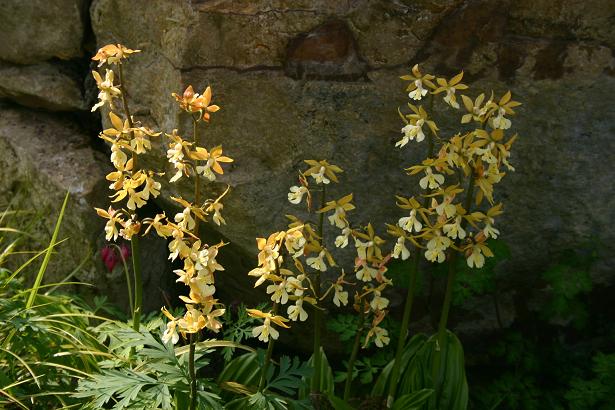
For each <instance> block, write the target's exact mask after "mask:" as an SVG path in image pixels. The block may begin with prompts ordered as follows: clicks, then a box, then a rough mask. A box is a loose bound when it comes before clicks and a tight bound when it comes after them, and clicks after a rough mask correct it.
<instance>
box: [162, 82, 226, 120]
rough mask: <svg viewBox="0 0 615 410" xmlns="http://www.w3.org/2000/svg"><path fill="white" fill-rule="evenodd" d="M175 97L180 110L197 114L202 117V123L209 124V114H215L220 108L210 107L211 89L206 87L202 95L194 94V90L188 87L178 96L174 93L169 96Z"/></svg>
mask: <svg viewBox="0 0 615 410" xmlns="http://www.w3.org/2000/svg"><path fill="white" fill-rule="evenodd" d="M171 95H172V96H173V97H175V100H176V101H177V102H178V103H179V106H180V108H181V109H182V110H184V111H187V112H191V113H192V112H199V113H201V115H202V118H203V120H204V121H207V122H209V119H210V113H214V112H217V111H218V110H220V107H219V106H217V105H213V104H212V105H210V103H211V87H207V88H206V89H205V91H203V95H199V94H197V93H195V92H194V89H193V88H192V86H191V85H189V86H188V87H187V88H186V89H185V90H184V93H183V94H182V95H181V96H179V95H177V94H176V93H172V94H171Z"/></svg>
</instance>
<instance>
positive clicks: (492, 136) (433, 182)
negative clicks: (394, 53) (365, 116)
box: [388, 65, 520, 268]
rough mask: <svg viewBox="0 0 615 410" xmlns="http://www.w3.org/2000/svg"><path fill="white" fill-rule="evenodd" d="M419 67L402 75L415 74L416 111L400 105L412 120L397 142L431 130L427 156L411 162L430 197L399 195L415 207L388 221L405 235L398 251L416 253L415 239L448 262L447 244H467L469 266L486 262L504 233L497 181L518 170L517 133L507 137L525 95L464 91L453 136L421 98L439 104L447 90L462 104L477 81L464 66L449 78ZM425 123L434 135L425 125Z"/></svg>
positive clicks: (429, 255) (453, 102)
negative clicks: (442, 130) (514, 156)
mask: <svg viewBox="0 0 615 410" xmlns="http://www.w3.org/2000/svg"><path fill="white" fill-rule="evenodd" d="M411 71H412V73H411V74H409V75H405V76H402V77H401V79H402V80H405V81H411V83H410V85H409V86H408V89H407V91H409V92H410V95H409V98H410V99H411V100H412V103H408V104H407V105H408V108H409V109H410V112H409V113H408V114H404V113H402V112H401V110H398V111H399V114H400V116H401V118H402V120H403V121H404V123H405V126H404V128H402V131H401V132H402V134H403V137H402V139H401V140H400V141H398V142H397V143H396V144H395V146H396V147H399V148H403V147H405V146H406V145H407V144H408V143H409V142H410V141H416V142H422V141H423V140H425V139H427V138H429V139H430V144H431V146H433V148H434V149H433V150H432V151H433V155H429V156H428V158H426V159H425V160H424V161H422V163H421V164H419V165H414V166H411V167H409V168H408V169H407V171H408V174H409V175H411V176H414V175H418V176H420V178H419V181H418V185H419V187H420V188H421V190H422V191H423V195H422V196H423V198H424V202H425V205H422V204H421V203H420V201H419V200H417V199H415V198H414V197H412V198H407V199H406V198H404V197H401V196H398V197H397V199H398V202H397V205H398V206H399V207H400V208H401V209H404V210H406V211H409V214H406V215H405V216H403V217H402V218H400V219H399V221H398V223H397V226H392V225H388V232H389V233H390V234H391V235H393V236H395V237H397V242H396V244H395V247H394V250H393V253H392V257H394V258H401V259H405V258H408V257H409V253H410V250H409V249H408V248H407V246H406V244H408V243H412V244H413V245H415V248H416V249H417V250H419V249H424V251H423V252H424V257H425V258H426V259H427V260H429V261H432V262H438V263H442V262H444V261H445V260H446V259H447V257H446V254H447V252H449V251H451V252H460V253H461V254H463V255H464V256H465V258H466V262H467V264H468V266H469V267H476V268H480V267H482V266H483V265H484V263H485V257H491V256H493V253H492V252H491V251H490V249H489V247H488V245H487V243H486V240H487V239H488V238H497V237H498V235H499V234H500V231H499V230H498V229H497V228H496V227H495V222H496V217H497V216H499V215H500V214H501V213H502V204H496V203H495V197H494V186H495V185H496V184H498V183H499V182H500V181H501V180H502V178H503V177H504V176H505V175H506V172H504V171H503V168H505V169H506V170H508V171H513V170H514V168H513V167H512V166H511V165H510V163H509V158H510V155H511V153H510V150H511V147H512V144H513V142H514V141H515V139H516V135H512V136H511V137H508V138H507V137H506V136H505V132H506V131H507V130H509V129H510V128H511V125H512V123H511V120H510V118H508V117H509V116H512V115H514V114H515V111H514V108H515V107H518V106H519V105H520V103H518V102H517V101H513V100H512V94H511V93H510V91H508V92H506V93H504V94H503V95H502V96H501V97H500V98H499V99H496V98H495V96H494V93H493V92H491V95H490V97H489V98H487V97H486V94H484V93H482V94H479V95H478V96H477V97H476V98H471V97H469V96H467V95H465V94H461V95H460V98H461V101H462V102H463V107H464V108H465V111H466V113H464V114H462V116H461V120H460V123H461V124H462V126H463V127H464V128H463V129H462V130H461V131H460V132H458V133H455V134H453V135H451V136H450V137H449V138H448V139H446V138H443V137H442V136H440V135H439V134H438V131H439V129H438V126H437V125H436V123H435V121H434V119H433V118H432V117H431V116H430V114H429V113H428V112H427V111H426V109H425V108H424V107H423V106H422V105H415V104H416V103H415V101H420V100H422V99H423V98H425V97H427V96H428V94H429V95H430V96H431V104H430V106H432V105H433V100H434V99H435V98H436V97H437V96H439V95H443V96H444V97H443V102H444V103H445V104H446V105H448V106H450V107H452V108H454V109H458V108H460V105H459V102H458V101H457V97H459V92H460V91H465V90H468V89H469V87H468V86H467V85H465V84H463V83H462V82H461V81H462V79H463V72H461V73H459V74H457V75H455V76H454V77H453V78H451V79H447V78H441V77H436V76H434V75H432V74H423V73H422V72H421V70H420V69H419V67H418V65H415V66H414V67H413V68H412V70H411ZM432 80H433V81H432ZM434 83H435V84H434ZM425 125H427V126H428V128H429V130H430V133H428V135H427V133H426V132H425V131H423V127H424V126H425ZM485 199H486V200H487V203H488V204H487V207H485V204H484V200H485Z"/></svg>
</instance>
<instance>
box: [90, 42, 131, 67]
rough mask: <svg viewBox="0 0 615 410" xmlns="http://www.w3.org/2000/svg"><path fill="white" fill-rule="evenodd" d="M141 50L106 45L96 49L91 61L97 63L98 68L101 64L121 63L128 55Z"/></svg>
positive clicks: (118, 45) (119, 45)
mask: <svg viewBox="0 0 615 410" xmlns="http://www.w3.org/2000/svg"><path fill="white" fill-rule="evenodd" d="M139 52H141V50H131V49H129V48H127V47H124V46H123V45H121V44H107V45H106V46H103V47H101V48H99V49H98V52H97V53H96V55H95V56H94V57H92V60H94V61H98V66H99V67H100V66H102V65H103V64H105V63H107V64H115V63H121V61H120V60H121V59H123V58H128V56H129V55H130V54H133V53H139Z"/></svg>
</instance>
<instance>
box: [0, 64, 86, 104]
mask: <svg viewBox="0 0 615 410" xmlns="http://www.w3.org/2000/svg"><path fill="white" fill-rule="evenodd" d="M2 97H4V98H7V99H10V100H13V101H15V102H17V103H18V104H21V105H25V106H27V107H33V108H43V109H46V110H49V111H80V110H85V109H86V106H85V102H84V101H83V97H82V95H81V86H80V81H78V80H77V79H75V78H74V77H72V76H70V75H68V74H66V73H64V72H62V67H61V65H57V64H52V63H47V62H45V63H40V64H35V65H30V66H19V65H14V64H8V63H0V98H2Z"/></svg>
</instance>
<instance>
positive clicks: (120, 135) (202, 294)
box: [92, 44, 232, 343]
mask: <svg viewBox="0 0 615 410" xmlns="http://www.w3.org/2000/svg"><path fill="white" fill-rule="evenodd" d="M137 52H139V50H131V49H129V48H127V47H124V46H123V45H121V44H117V45H116V44H109V45H106V46H104V47H102V48H101V49H99V50H98V52H97V54H96V55H95V56H94V57H93V60H94V61H98V62H99V67H102V66H103V65H106V66H107V67H106V68H105V77H104V79H103V78H102V76H101V74H100V73H98V72H97V71H93V72H92V75H93V76H94V79H95V80H96V84H97V86H98V88H99V102H98V103H97V104H96V105H95V106H94V107H93V110H96V109H98V108H101V107H108V108H109V114H108V116H109V121H110V123H111V127H109V128H107V129H105V130H104V131H103V132H101V134H100V138H102V139H103V140H105V141H106V142H107V143H109V144H110V146H111V158H110V160H111V163H112V164H113V166H114V167H115V171H113V172H111V173H109V174H108V175H107V177H106V178H107V180H108V181H109V182H110V186H109V188H110V189H111V190H113V191H114V193H113V194H112V195H111V198H112V202H113V203H114V204H120V203H123V204H124V207H119V209H114V208H113V207H109V209H108V210H103V209H100V208H96V211H97V213H98V215H100V216H101V217H103V218H105V219H107V223H106V225H105V237H106V239H107V240H117V239H118V237H122V238H124V239H126V240H131V238H133V237H134V236H135V235H139V234H141V230H142V227H146V229H145V232H143V235H145V234H147V233H149V232H150V231H151V230H152V228H153V231H154V232H156V234H157V235H158V236H160V237H163V238H171V239H172V240H171V241H170V242H169V245H168V247H169V259H172V260H175V259H177V258H179V259H180V260H181V261H182V262H183V267H182V268H181V269H176V270H175V273H176V274H177V276H178V279H177V282H180V283H184V284H185V285H186V286H187V287H188V288H189V293H188V296H181V297H180V299H181V300H182V301H183V302H184V303H185V306H186V312H185V314H184V315H183V316H181V317H178V318H175V317H173V316H172V315H171V314H170V313H169V312H168V311H167V310H166V309H164V308H163V314H164V315H165V316H166V317H167V318H168V319H169V322H168V323H167V329H166V331H165V333H164V335H163V340H164V341H165V342H171V343H177V342H178V341H179V335H186V334H192V333H198V332H200V331H201V330H203V329H209V330H210V331H212V332H218V331H219V330H220V328H221V326H222V325H221V323H220V322H219V321H218V319H217V318H218V317H219V316H221V315H222V314H223V313H224V309H223V308H221V307H220V304H219V303H218V301H217V299H215V298H214V294H215V274H216V272H220V271H223V270H224V268H223V267H222V266H221V265H220V264H219V263H218V262H217V260H216V258H217V255H218V251H219V249H220V248H221V247H222V246H224V245H225V244H224V243H218V244H215V245H209V244H207V243H205V242H203V241H201V239H200V238H199V237H198V231H197V228H198V224H199V222H200V221H206V220H207V218H208V217H209V216H210V215H211V214H213V216H212V219H213V221H214V223H216V224H218V225H220V224H223V223H226V221H225V220H224V218H223V216H222V214H221V211H222V209H223V204H222V202H221V200H222V198H223V197H224V196H225V195H226V194H227V193H228V191H229V188H227V189H226V190H225V191H224V192H223V193H222V194H221V195H218V196H217V197H215V198H213V199H206V200H205V201H202V200H201V199H200V197H199V196H198V195H197V197H196V198H195V202H194V203H192V202H189V201H187V200H185V199H183V198H174V197H171V199H172V200H173V201H175V202H176V203H178V204H179V205H180V206H181V211H180V212H178V213H176V214H175V215H174V216H173V217H172V218H169V217H167V215H166V214H165V213H161V214H158V215H156V216H155V217H154V218H146V219H144V220H142V221H140V220H139V219H138V217H137V216H136V212H135V211H136V210H137V209H138V208H141V207H143V206H144V205H145V204H146V203H147V201H148V200H150V199H152V198H156V197H158V196H159V195H160V190H161V183H160V182H159V181H158V180H157V178H158V177H160V176H163V175H164V173H163V172H158V171H155V170H149V169H145V168H143V167H140V168H137V167H136V164H141V161H139V160H138V157H139V155H142V154H146V153H148V152H149V151H150V150H151V149H152V143H151V140H152V138H155V137H158V136H160V135H161V134H162V133H161V132H155V131H153V130H151V129H149V128H147V127H144V126H142V125H141V124H139V123H138V122H137V121H135V119H134V118H133V117H132V116H130V114H129V111H128V106H127V105H126V99H125V98H124V94H125V84H124V83H123V79H122V64H124V62H125V61H126V59H128V58H129V57H130V56H131V55H132V54H134V53H137ZM113 65H116V66H118V68H119V74H120V83H119V84H116V83H115V78H116V77H115V73H114V71H113V70H112V69H111V66H113ZM192 90H193V88H192V86H188V87H187V89H186V91H185V92H184V94H183V95H182V96H181V97H179V96H177V95H174V97H175V99H176V100H177V101H178V102H179V107H180V108H181V109H183V110H184V111H186V112H188V113H189V114H191V115H194V114H197V117H194V116H193V120H194V122H195V130H196V129H197V127H196V125H197V123H198V122H200V121H203V122H209V121H210V118H211V113H215V112H217V111H218V110H219V109H220V107H219V106H217V105H213V104H211V100H212V90H211V87H207V88H206V89H205V91H204V92H203V95H199V94H195V93H194V92H193V91H192ZM118 97H123V98H122V103H123V105H124V114H123V115H122V114H121V113H120V112H119V111H116V110H115V106H114V104H113V102H114V99H116V98H118ZM165 135H166V136H167V138H168V139H169V141H170V142H169V149H168V151H167V158H168V160H169V163H170V164H171V166H172V167H173V168H174V169H175V173H174V174H173V175H172V177H171V179H170V182H175V181H177V180H178V179H180V178H181V177H193V176H194V177H198V175H199V174H200V175H203V176H205V177H206V178H207V179H208V180H215V179H216V177H215V175H216V174H218V175H221V174H223V172H224V171H223V168H222V164H224V163H229V162H232V159H231V158H229V157H227V156H224V155H222V147H221V146H216V147H214V148H212V149H210V150H207V149H205V148H203V147H200V146H198V144H197V143H196V135H195V136H194V137H195V141H191V142H189V141H186V140H184V139H183V138H182V137H181V136H180V135H179V134H178V132H177V130H173V132H172V133H171V134H165Z"/></svg>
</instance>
